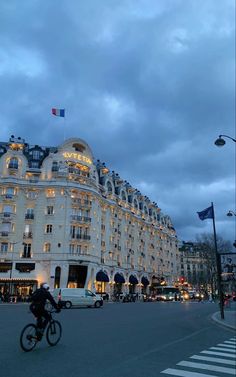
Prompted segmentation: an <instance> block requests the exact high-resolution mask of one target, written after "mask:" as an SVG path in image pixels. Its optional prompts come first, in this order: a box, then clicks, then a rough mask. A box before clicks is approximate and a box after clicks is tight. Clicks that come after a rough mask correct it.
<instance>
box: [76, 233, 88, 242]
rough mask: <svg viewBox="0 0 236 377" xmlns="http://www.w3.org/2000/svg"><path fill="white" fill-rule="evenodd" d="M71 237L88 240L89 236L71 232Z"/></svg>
mask: <svg viewBox="0 0 236 377" xmlns="http://www.w3.org/2000/svg"><path fill="white" fill-rule="evenodd" d="M71 238H72V239H76V240H84V241H89V240H90V239H91V236H90V235H88V234H71Z"/></svg>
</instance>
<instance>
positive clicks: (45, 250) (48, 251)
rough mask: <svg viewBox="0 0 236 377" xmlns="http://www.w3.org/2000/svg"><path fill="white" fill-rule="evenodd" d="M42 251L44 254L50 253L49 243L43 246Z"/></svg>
mask: <svg viewBox="0 0 236 377" xmlns="http://www.w3.org/2000/svg"><path fill="white" fill-rule="evenodd" d="M43 250H44V252H45V253H50V251H51V244H50V243H49V242H46V243H45V244H44V248H43Z"/></svg>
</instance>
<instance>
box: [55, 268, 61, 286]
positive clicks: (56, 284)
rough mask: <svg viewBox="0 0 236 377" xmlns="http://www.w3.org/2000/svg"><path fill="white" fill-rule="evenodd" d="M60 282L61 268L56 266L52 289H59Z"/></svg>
mask: <svg viewBox="0 0 236 377" xmlns="http://www.w3.org/2000/svg"><path fill="white" fill-rule="evenodd" d="M60 280H61V267H59V266H57V267H56V268H55V280H54V288H60Z"/></svg>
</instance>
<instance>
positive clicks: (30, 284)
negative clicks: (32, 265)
mask: <svg viewBox="0 0 236 377" xmlns="http://www.w3.org/2000/svg"><path fill="white" fill-rule="evenodd" d="M37 287H38V281H37V280H34V279H27V278H25V279H24V278H22V279H7V278H6V279H4V278H0V292H1V297H2V300H3V301H28V300H29V298H30V295H31V294H32V292H33V291H35V289H37Z"/></svg>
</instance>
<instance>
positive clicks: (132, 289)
mask: <svg viewBox="0 0 236 377" xmlns="http://www.w3.org/2000/svg"><path fill="white" fill-rule="evenodd" d="M137 284H138V279H137V278H136V276H134V275H130V277H129V293H131V294H132V293H136V285H137Z"/></svg>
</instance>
